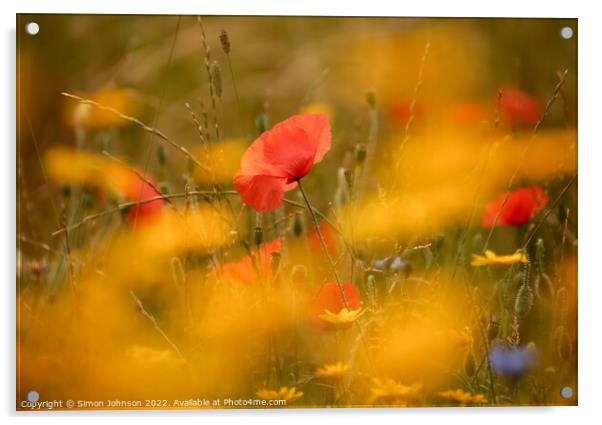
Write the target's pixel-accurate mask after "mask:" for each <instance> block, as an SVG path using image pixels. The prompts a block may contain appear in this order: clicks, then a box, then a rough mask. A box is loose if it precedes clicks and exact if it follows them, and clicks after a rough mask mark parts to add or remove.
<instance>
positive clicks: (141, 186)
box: [96, 169, 164, 225]
mask: <svg viewBox="0 0 602 425" xmlns="http://www.w3.org/2000/svg"><path fill="white" fill-rule="evenodd" d="M106 172H107V173H112V174H111V176H112V178H111V179H110V180H112V184H111V186H110V187H109V188H107V189H102V188H101V189H98V191H97V192H96V197H97V199H98V201H99V202H100V203H101V204H104V203H105V201H106V198H107V193H108V194H109V195H110V196H113V197H120V198H122V199H123V200H125V202H139V201H145V200H147V199H153V198H156V197H158V196H160V194H159V193H157V191H156V190H155V189H154V188H153V186H152V185H151V184H149V183H147V182H146V181H144V180H142V179H141V178H140V177H139V176H137V175H136V174H135V173H133V172H131V171H122V170H121V169H115V170H112V169H109V170H107V171H106ZM145 179H146V180H147V181H148V182H150V183H152V184H153V185H154V186H155V187H157V185H156V184H155V182H154V181H153V179H152V178H151V177H149V176H146V177H145ZM163 203H164V201H163V200H161V199H157V200H155V201H150V202H145V203H142V204H136V205H133V206H131V207H130V208H128V210H127V213H126V215H125V220H126V222H128V223H129V224H132V225H133V224H134V223H142V222H145V221H147V220H149V219H152V218H155V217H157V216H158V215H159V214H160V213H161V212H162V211H163Z"/></svg>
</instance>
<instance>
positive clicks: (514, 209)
mask: <svg viewBox="0 0 602 425" xmlns="http://www.w3.org/2000/svg"><path fill="white" fill-rule="evenodd" d="M506 193H507V192H504V193H501V194H500V195H499V196H498V198H497V199H496V200H495V201H493V202H490V203H489V204H487V206H486V207H485V213H484V214H483V221H482V225H483V227H492V226H493V222H494V220H495V216H496V215H497V214H498V211H499V214H500V215H499V218H498V220H497V223H496V225H497V226H520V225H523V224H525V223H527V222H528V221H529V220H530V219H531V218H532V217H533V216H534V215H535V214H536V213H537V212H538V211H539V210H541V209H542V208H544V207H545V206H546V205H547V203H548V197H547V196H546V194H545V193H544V192H543V189H542V188H541V187H539V186H531V187H522V188H519V189H516V190H515V191H513V192H510V194H509V195H508V200H507V201H506V204H505V205H504V207H503V208H502V204H503V202H504V198H505V197H506ZM500 208H501V210H500Z"/></svg>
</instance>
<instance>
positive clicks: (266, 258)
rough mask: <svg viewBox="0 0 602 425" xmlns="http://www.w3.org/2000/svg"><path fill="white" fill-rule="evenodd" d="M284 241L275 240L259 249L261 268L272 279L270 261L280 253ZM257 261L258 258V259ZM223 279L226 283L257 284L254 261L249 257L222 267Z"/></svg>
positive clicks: (246, 256)
mask: <svg viewBox="0 0 602 425" xmlns="http://www.w3.org/2000/svg"><path fill="white" fill-rule="evenodd" d="M281 244H282V241H281V240H280V239H274V240H273V241H272V242H268V243H264V244H261V247H260V248H259V264H257V266H259V267H260V268H261V271H262V273H264V274H265V275H267V277H268V279H270V278H271V270H270V260H271V257H272V253H275V252H280V246H281ZM256 261H257V258H256ZM221 277H222V279H224V280H226V281H234V282H241V283H244V284H246V285H251V284H253V283H255V282H257V271H256V270H255V267H254V266H253V260H252V259H251V257H250V256H249V255H245V256H244V257H243V258H242V259H240V260H239V261H237V262H234V263H227V264H224V265H223V266H222V267H221Z"/></svg>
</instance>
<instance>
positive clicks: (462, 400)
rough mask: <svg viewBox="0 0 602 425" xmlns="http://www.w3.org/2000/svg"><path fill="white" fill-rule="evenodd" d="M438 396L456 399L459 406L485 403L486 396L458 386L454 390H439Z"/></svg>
mask: <svg viewBox="0 0 602 425" xmlns="http://www.w3.org/2000/svg"><path fill="white" fill-rule="evenodd" d="M438 394H439V396H440V397H443V398H446V399H448V400H453V401H457V402H458V403H459V404H460V405H461V406H465V405H467V404H486V403H487V398H486V397H485V396H484V395H483V394H471V393H468V392H466V391H464V390H462V389H460V388H458V389H456V390H447V391H441V392H440V393H438Z"/></svg>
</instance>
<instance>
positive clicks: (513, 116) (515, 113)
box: [500, 86, 543, 127]
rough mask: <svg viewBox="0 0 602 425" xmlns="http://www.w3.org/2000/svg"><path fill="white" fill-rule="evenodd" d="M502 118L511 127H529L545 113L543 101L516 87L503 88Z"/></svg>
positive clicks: (501, 101)
mask: <svg viewBox="0 0 602 425" xmlns="http://www.w3.org/2000/svg"><path fill="white" fill-rule="evenodd" d="M501 92H502V97H501V99H500V119H501V120H502V123H503V124H505V125H507V126H509V127H529V126H532V125H535V123H536V122H537V120H539V118H540V117H541V115H542V113H543V107H542V105H541V103H540V102H539V101H538V100H537V99H535V98H533V97H531V96H529V95H528V94H527V93H525V92H524V91H522V90H519V89H517V88H516V87H512V86H507V87H503V88H502V89H501Z"/></svg>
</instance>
